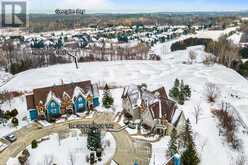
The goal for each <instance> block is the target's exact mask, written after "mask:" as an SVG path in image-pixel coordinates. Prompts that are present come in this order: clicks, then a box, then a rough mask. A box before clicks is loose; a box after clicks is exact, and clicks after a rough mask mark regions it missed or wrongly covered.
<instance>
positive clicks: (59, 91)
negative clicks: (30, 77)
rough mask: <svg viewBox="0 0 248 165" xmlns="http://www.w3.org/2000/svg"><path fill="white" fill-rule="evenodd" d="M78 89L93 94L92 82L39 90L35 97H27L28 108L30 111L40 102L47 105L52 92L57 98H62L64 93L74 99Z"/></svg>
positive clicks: (36, 90) (36, 91)
mask: <svg viewBox="0 0 248 165" xmlns="http://www.w3.org/2000/svg"><path fill="white" fill-rule="evenodd" d="M76 87H79V88H80V89H82V90H83V91H84V92H86V94H87V93H88V92H90V93H91V94H92V85H91V81H82V82H76V83H70V84H63V85H56V86H51V87H45V88H38V89H34V90H33V95H28V96H26V100H27V108H28V109H33V108H35V105H38V103H39V102H40V101H42V102H43V103H46V101H47V96H48V94H49V92H50V91H52V92H53V94H54V95H55V96H56V97H57V98H62V97H63V94H64V93H67V94H68V95H69V96H70V97H71V98H72V96H73V93H74V89H75V88H76Z"/></svg>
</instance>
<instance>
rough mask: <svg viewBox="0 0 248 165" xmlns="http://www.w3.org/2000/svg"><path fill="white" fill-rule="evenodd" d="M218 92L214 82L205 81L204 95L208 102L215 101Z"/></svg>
mask: <svg viewBox="0 0 248 165" xmlns="http://www.w3.org/2000/svg"><path fill="white" fill-rule="evenodd" d="M219 93H220V91H219V88H218V87H217V86H216V85H215V84H214V83H206V96H207V100H208V102H210V103H212V102H215V100H216V99H217V97H218V95H219Z"/></svg>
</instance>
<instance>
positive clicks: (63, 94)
mask: <svg viewBox="0 0 248 165" xmlns="http://www.w3.org/2000/svg"><path fill="white" fill-rule="evenodd" d="M26 100H27V109H28V111H29V113H30V118H31V120H37V119H50V118H53V117H59V116H61V115H62V114H68V113H69V114H72V113H80V112H86V111H89V110H93V108H94V107H97V106H99V104H100V103H99V90H98V86H97V85H96V84H91V81H83V82H77V83H70V84H62V85H56V86H51V87H45V88H38V89H34V90H33V93H32V94H31V95H27V96H26Z"/></svg>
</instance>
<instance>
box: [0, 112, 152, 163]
mask: <svg viewBox="0 0 248 165" xmlns="http://www.w3.org/2000/svg"><path fill="white" fill-rule="evenodd" d="M93 121H94V122H95V123H109V121H112V114H110V113H97V114H96V115H94V117H93V118H92V119H85V118H84V119H78V120H73V121H67V122H64V123H58V124H53V125H52V126H49V127H45V128H41V129H40V128H39V126H38V125H37V124H36V123H33V124H30V125H29V126H28V127H25V128H22V129H20V130H18V131H16V136H17V140H16V141H15V142H14V143H12V144H10V145H9V146H8V148H6V149H5V150H4V151H3V152H2V153H0V165H6V162H7V161H8V159H9V157H16V156H17V154H18V153H20V152H21V151H23V150H24V149H25V148H26V147H27V146H28V145H30V144H31V142H32V140H34V139H41V138H42V137H45V136H48V135H50V134H52V133H61V132H69V131H70V130H69V127H68V124H69V123H82V124H83V123H92V122H93ZM113 124H114V128H116V129H117V128H120V127H121V126H120V125H119V124H117V123H113ZM112 135H113V136H114V138H115V140H116V146H117V147H116V151H115V154H114V157H113V158H112V159H113V160H115V161H116V162H118V163H119V164H120V165H129V164H130V165H132V164H133V162H134V160H138V161H139V162H141V161H142V165H149V157H150V155H151V154H150V151H151V148H150V145H149V144H145V145H144V144H142V143H140V142H138V143H137V142H135V141H134V140H133V139H132V138H131V137H130V136H129V134H128V133H127V132H126V131H125V130H122V131H120V132H112ZM137 151H138V152H137ZM109 164H110V161H109V162H108V163H106V165H109Z"/></svg>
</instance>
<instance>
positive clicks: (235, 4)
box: [27, 0, 248, 13]
mask: <svg viewBox="0 0 248 165" xmlns="http://www.w3.org/2000/svg"><path fill="white" fill-rule="evenodd" d="M27 1H28V7H29V11H30V12H36V13H43V12H49V13H53V12H54V11H55V9H77V8H80V9H85V10H86V12H89V13H94V12H109V13H126V12H130V13H138V12H177V11H179V12H182V11H240V10H248V0H27Z"/></svg>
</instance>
